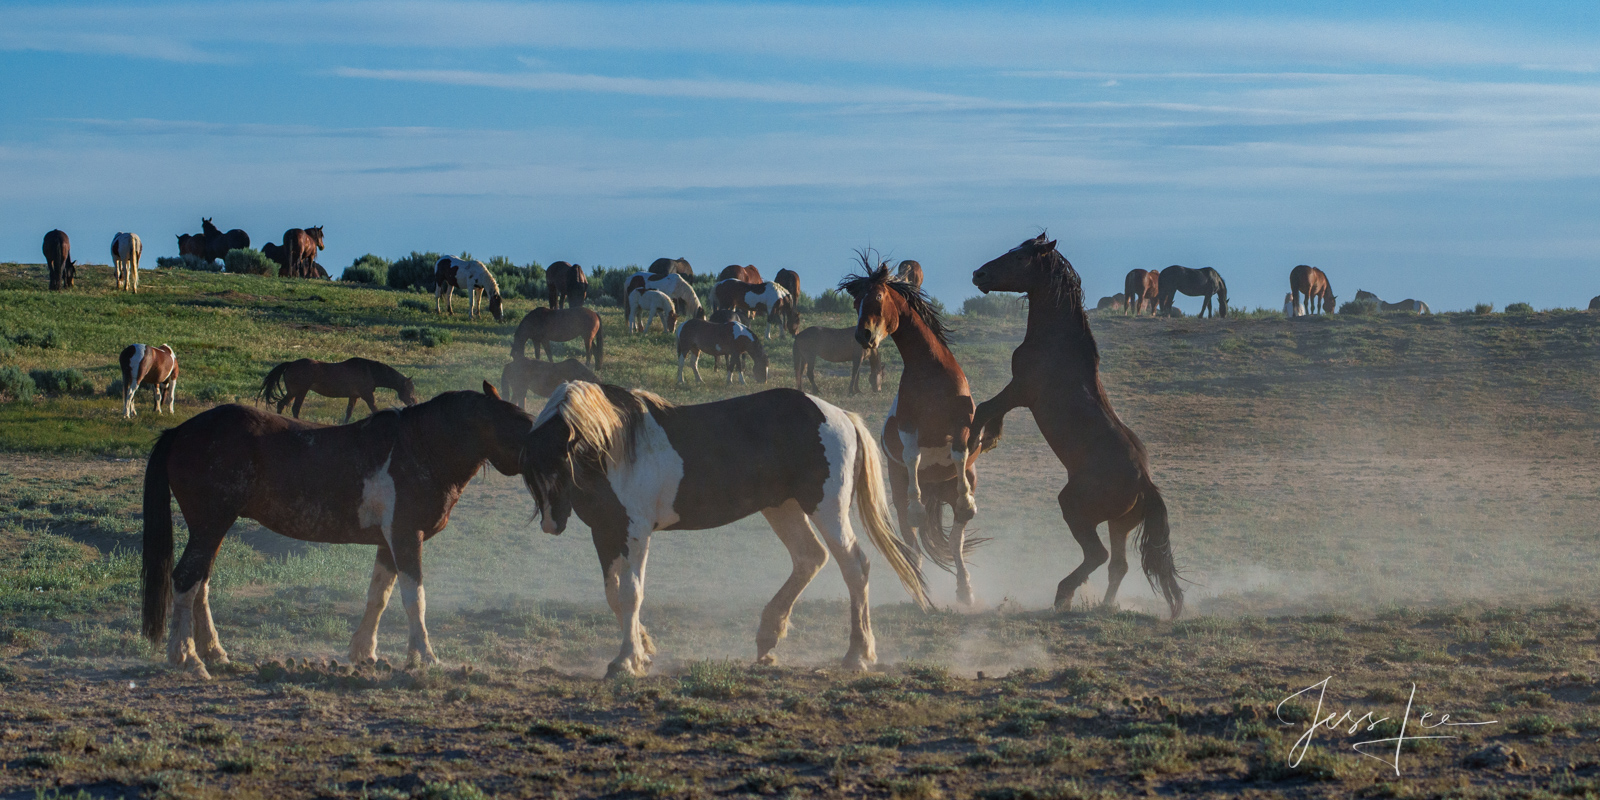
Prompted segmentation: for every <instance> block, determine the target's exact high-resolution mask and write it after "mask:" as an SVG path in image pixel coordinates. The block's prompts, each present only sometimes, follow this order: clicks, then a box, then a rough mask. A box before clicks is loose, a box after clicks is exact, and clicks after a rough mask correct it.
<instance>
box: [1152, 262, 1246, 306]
mask: <svg viewBox="0 0 1600 800" xmlns="http://www.w3.org/2000/svg"><path fill="white" fill-rule="evenodd" d="M1156 280H1157V282H1158V284H1159V286H1160V294H1159V295H1158V298H1159V299H1158V300H1157V305H1158V306H1160V308H1161V311H1163V312H1168V311H1171V310H1172V303H1173V300H1175V299H1176V298H1177V296H1178V293H1179V292H1182V293H1184V294H1186V295H1188V296H1190V297H1205V299H1206V301H1205V303H1204V304H1203V305H1201V306H1200V313H1199V314H1197V315H1196V316H1200V317H1203V316H1205V315H1206V314H1207V313H1210V314H1211V316H1212V317H1213V318H1215V317H1217V316H1223V317H1226V316H1228V284H1227V283H1225V282H1224V281H1223V280H1222V275H1221V274H1219V273H1218V272H1217V271H1216V270H1214V269H1212V268H1210V267H1202V268H1200V269H1190V268H1188V267H1180V266H1178V265H1177V264H1173V265H1172V266H1170V267H1167V268H1166V269H1164V270H1161V272H1160V274H1159V275H1158V276H1157V278H1156ZM1212 295H1216V296H1217V307H1216V308H1215V309H1213V308H1212V307H1211V296H1212ZM1219 312H1220V314H1219Z"/></svg>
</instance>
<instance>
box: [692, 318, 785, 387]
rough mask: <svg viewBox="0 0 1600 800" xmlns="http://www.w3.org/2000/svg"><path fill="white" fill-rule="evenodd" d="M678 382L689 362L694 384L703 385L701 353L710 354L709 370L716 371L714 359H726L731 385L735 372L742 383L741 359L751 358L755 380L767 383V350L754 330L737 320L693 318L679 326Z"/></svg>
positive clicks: (742, 367)
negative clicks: (714, 320)
mask: <svg viewBox="0 0 1600 800" xmlns="http://www.w3.org/2000/svg"><path fill="white" fill-rule="evenodd" d="M677 343H678V383H683V382H684V380H683V365H684V363H685V362H688V363H689V364H690V365H691V366H692V367H693V369H694V379H695V382H696V383H705V379H704V378H702V377H700V354H701V353H709V354H710V355H711V368H712V369H716V367H717V357H718V356H726V357H727V359H728V383H733V373H734V372H735V371H738V373H739V383H740V384H741V385H742V384H743V383H744V382H745V380H744V357H745V356H746V355H748V356H750V362H751V365H752V367H753V371H754V372H755V374H756V380H757V381H758V382H760V383H766V382H767V363H768V362H767V350H766V348H765V347H764V346H762V344H761V339H760V337H758V336H756V334H755V331H752V330H750V329H749V328H747V327H745V325H744V323H742V322H739V321H738V320H730V321H728V322H710V321H708V320H705V319H700V318H695V319H691V320H687V321H685V322H684V323H683V324H682V325H679V326H678V335H677Z"/></svg>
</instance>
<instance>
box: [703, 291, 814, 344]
mask: <svg viewBox="0 0 1600 800" xmlns="http://www.w3.org/2000/svg"><path fill="white" fill-rule="evenodd" d="M712 296H713V297H715V298H716V301H717V302H716V305H717V307H718V308H731V309H733V310H734V311H736V312H738V313H741V314H744V315H745V316H746V319H749V320H751V321H752V322H753V321H754V320H755V319H756V318H757V315H759V316H762V317H766V320H767V338H768V339H771V338H772V319H773V317H777V318H779V319H781V320H782V322H781V323H780V324H779V325H778V330H779V331H780V332H781V331H784V330H787V331H788V332H789V335H790V336H793V335H794V334H796V333H799V332H800V315H799V314H798V313H796V312H795V310H794V295H792V294H790V293H789V290H787V289H785V288H783V287H782V286H779V285H778V284H777V283H774V282H773V281H766V282H765V283H746V282H744V281H741V280H735V279H733V278H728V279H727V280H722V281H718V282H717V286H716V289H714V290H713V293H712Z"/></svg>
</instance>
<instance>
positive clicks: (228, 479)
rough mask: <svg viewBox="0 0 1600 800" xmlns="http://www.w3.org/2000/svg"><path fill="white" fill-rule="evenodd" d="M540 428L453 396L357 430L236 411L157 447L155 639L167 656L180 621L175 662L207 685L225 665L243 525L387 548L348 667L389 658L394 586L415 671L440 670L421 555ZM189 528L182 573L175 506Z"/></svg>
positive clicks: (149, 506)
mask: <svg viewBox="0 0 1600 800" xmlns="http://www.w3.org/2000/svg"><path fill="white" fill-rule="evenodd" d="M532 424H533V419H532V418H531V417H529V416H528V414H527V412H525V411H523V410H522V409H520V408H517V407H516V406H514V405H512V404H510V403H507V402H505V401H504V400H501V399H500V396H499V395H498V394H497V393H496V392H495V390H494V387H493V386H490V385H489V383H488V382H487V381H486V382H484V384H483V393H482V394H479V393H478V392H445V393H444V394H441V395H439V396H438V397H435V398H434V399H432V400H429V401H428V402H426V403H421V404H419V405H415V406H412V407H410V408H406V409H403V410H400V409H390V410H387V411H384V412H383V413H381V414H374V415H372V416H371V417H368V418H367V419H364V420H361V421H360V422H357V423H355V424H354V425H340V426H337V427H334V426H325V425H316V424H312V423H309V422H300V421H298V420H292V419H289V418H288V417H283V416H279V415H276V414H270V413H268V412H265V411H261V410H258V409H254V408H250V407H248V406H241V405H235V404H231V403H230V404H228V405H224V406H218V407H216V408H213V409H211V410H209V411H205V412H202V413H200V414H198V415H196V416H194V417H193V418H191V419H190V420H189V421H187V422H185V423H183V424H182V425H179V426H177V427H175V428H171V429H168V430H167V431H166V432H165V433H163V434H161V438H159V439H157V440H156V445H155V447H154V448H153V449H152V450H151V451H150V462H149V466H148V467H146V469H145V473H144V568H143V576H144V635H145V636H146V637H148V638H149V639H150V641H152V642H156V643H159V642H160V641H161V635H162V633H163V632H164V629H165V628H166V627H167V622H168V618H169V611H170V619H171V631H170V633H169V634H168V637H167V660H168V662H170V663H171V664H172V665H173V666H176V667H179V668H182V669H187V670H190V671H192V672H194V673H195V674H197V675H200V676H202V677H205V676H207V673H206V666H205V662H207V661H211V662H214V663H215V662H220V663H227V661H228V654H227V652H226V651H224V650H223V649H222V644H221V643H220V642H219V641H218V640H217V631H216V627H215V625H214V624H213V623H212V620H211V604H210V597H209V594H210V589H209V587H210V583H211V566H212V563H213V562H214V561H215V560H216V556H217V550H218V548H220V547H221V546H222V538H223V536H225V535H226V534H227V532H228V528H229V527H230V526H232V525H233V522H234V520H236V519H238V518H239V517H247V518H249V519H253V520H255V521H257V522H259V523H261V524H262V525H263V526H264V527H266V528H267V529H268V530H271V531H274V532H276V533H279V534H282V535H284V536H288V537H290V538H292V539H299V540H301V541H307V542H326V543H330V544H365V545H376V546H377V548H378V554H377V560H376V563H375V564H373V567H372V582H371V584H370V585H369V586H368V588H367V607H366V613H365V614H364V615H363V616H362V619H361V624H360V626H359V627H357V628H356V633H355V636H354V637H352V638H351V640H350V660H351V661H352V662H356V663H361V662H366V661H372V660H374V659H376V658H377V654H378V618H379V617H380V616H381V615H382V614H383V609H384V607H385V606H387V605H388V604H389V595H390V592H392V591H393V590H394V584H395V578H396V576H397V573H398V577H399V579H400V596H401V599H402V600H403V601H404V604H405V608H406V614H407V616H409V617H410V622H411V635H410V641H409V645H408V648H407V650H408V653H407V657H408V660H409V661H411V662H413V663H415V662H418V661H422V662H425V663H437V662H438V660H439V659H438V658H437V657H435V656H434V654H433V647H432V645H430V644H429V642H428V629H427V625H426V623H425V620H424V617H425V614H426V608H427V600H426V593H425V592H424V591H423V588H422V543H423V542H425V541H427V540H428V539H430V538H432V537H433V536H434V535H435V534H437V533H438V532H439V531H441V530H444V526H445V523H446V522H448V521H449V519H450V510H451V508H452V507H453V506H454V505H455V502H456V500H457V499H458V498H459V497H460V496H461V492H462V490H464V489H465V488H466V487H467V483H468V482H469V481H471V480H472V478H473V476H475V475H477V474H478V472H479V471H480V470H481V469H482V468H483V465H484V463H485V462H488V463H490V464H493V465H494V468H495V469H497V470H499V471H500V472H501V473H502V474H505V475H515V474H517V472H518V470H519V469H520V468H521V467H520V465H519V464H518V457H519V455H520V454H521V451H522V443H523V438H524V437H525V436H526V435H527V433H528V430H529V428H530V427H531V426H532ZM173 497H176V498H177V500H178V508H179V510H181V511H182V512H183V518H184V520H185V521H186V522H188V524H189V543H188V545H186V546H185V547H184V550H183V557H182V558H181V559H179V560H178V562H177V564H176V566H174V564H173V560H172V552H173V541H172V539H173V537H172V502H171V501H172V498H173Z"/></svg>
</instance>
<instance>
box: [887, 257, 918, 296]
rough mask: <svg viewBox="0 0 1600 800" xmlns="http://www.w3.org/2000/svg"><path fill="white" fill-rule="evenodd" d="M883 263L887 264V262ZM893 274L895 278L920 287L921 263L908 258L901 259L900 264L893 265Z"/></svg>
mask: <svg viewBox="0 0 1600 800" xmlns="http://www.w3.org/2000/svg"><path fill="white" fill-rule="evenodd" d="M884 263H885V264H887V263H888V262H884ZM894 276H895V278H896V279H898V280H902V281H905V282H906V283H909V284H911V285H912V286H915V287H917V288H918V289H921V288H922V264H920V263H918V262H916V261H911V260H909V259H907V260H905V261H901V262H900V265H899V266H897V267H895V271H894Z"/></svg>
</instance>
